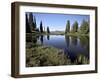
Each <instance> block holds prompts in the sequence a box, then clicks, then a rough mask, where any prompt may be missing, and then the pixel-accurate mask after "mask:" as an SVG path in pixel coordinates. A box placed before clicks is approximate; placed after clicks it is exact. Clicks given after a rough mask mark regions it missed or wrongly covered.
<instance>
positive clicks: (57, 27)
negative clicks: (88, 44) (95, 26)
mask: <svg viewBox="0 0 100 80" xmlns="http://www.w3.org/2000/svg"><path fill="white" fill-rule="evenodd" d="M33 16H35V17H36V23H37V27H39V26H40V22H41V21H42V23H43V26H44V27H45V29H46V28H47V26H49V28H50V31H64V30H65V28H66V23H67V20H70V25H71V26H72V25H73V23H74V22H75V21H77V22H78V24H79V26H80V25H81V23H82V21H83V19H84V20H86V21H89V19H90V16H89V15H75V14H51V13H33Z"/></svg>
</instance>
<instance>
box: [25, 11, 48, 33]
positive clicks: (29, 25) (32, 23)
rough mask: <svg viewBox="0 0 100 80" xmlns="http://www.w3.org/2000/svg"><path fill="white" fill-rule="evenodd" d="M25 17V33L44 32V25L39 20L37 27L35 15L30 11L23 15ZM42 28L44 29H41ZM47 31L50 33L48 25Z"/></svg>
mask: <svg viewBox="0 0 100 80" xmlns="http://www.w3.org/2000/svg"><path fill="white" fill-rule="evenodd" d="M25 17H26V33H32V32H40V33H45V32H46V31H45V27H43V23H42V21H41V22H40V26H39V28H37V23H36V17H35V16H33V14H32V13H31V12H30V13H29V14H26V15H25ZM43 28H44V29H43ZM47 33H50V29H49V27H47Z"/></svg>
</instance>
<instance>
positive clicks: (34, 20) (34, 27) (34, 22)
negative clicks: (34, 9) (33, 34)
mask: <svg viewBox="0 0 100 80" xmlns="http://www.w3.org/2000/svg"><path fill="white" fill-rule="evenodd" d="M33 24H34V26H33V29H34V30H35V29H36V27H37V25H36V18H35V16H34V19H33Z"/></svg>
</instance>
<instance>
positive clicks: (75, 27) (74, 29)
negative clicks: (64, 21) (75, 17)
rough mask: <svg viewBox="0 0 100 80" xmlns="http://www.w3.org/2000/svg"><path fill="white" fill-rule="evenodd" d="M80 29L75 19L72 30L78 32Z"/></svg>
mask: <svg viewBox="0 0 100 80" xmlns="http://www.w3.org/2000/svg"><path fill="white" fill-rule="evenodd" d="M77 31H78V22H77V21H75V22H74V24H73V27H72V32H77Z"/></svg>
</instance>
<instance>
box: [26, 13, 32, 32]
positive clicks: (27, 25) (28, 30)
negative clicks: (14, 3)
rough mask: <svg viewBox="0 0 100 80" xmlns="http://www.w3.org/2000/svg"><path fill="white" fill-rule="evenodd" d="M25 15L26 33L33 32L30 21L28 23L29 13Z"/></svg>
mask: <svg viewBox="0 0 100 80" xmlns="http://www.w3.org/2000/svg"><path fill="white" fill-rule="evenodd" d="M25 17H26V33H31V28H30V26H29V23H28V16H27V14H26V15H25Z"/></svg>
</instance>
